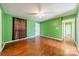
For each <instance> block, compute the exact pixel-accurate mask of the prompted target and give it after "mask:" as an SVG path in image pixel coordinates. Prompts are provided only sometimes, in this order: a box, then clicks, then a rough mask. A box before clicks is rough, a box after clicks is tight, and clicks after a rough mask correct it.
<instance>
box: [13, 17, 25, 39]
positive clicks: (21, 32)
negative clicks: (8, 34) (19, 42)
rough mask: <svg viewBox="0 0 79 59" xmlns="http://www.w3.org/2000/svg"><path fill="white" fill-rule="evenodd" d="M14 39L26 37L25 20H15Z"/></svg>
mask: <svg viewBox="0 0 79 59" xmlns="http://www.w3.org/2000/svg"><path fill="white" fill-rule="evenodd" d="M13 27H14V28H13V29H14V30H13V32H14V34H13V35H14V39H21V38H25V37H26V21H25V20H24V19H19V18H14V26H13Z"/></svg>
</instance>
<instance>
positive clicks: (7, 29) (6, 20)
mask: <svg viewBox="0 0 79 59" xmlns="http://www.w3.org/2000/svg"><path fill="white" fill-rule="evenodd" d="M2 19H3V20H2V30H3V35H2V36H3V42H7V41H11V40H12V23H13V19H12V16H11V15H8V14H6V13H4V12H3V14H2Z"/></svg>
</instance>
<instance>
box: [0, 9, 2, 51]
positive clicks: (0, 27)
mask: <svg viewBox="0 0 79 59" xmlns="http://www.w3.org/2000/svg"><path fill="white" fill-rule="evenodd" d="M1 18H2V17H1V9H0V52H1V50H2V19H1Z"/></svg>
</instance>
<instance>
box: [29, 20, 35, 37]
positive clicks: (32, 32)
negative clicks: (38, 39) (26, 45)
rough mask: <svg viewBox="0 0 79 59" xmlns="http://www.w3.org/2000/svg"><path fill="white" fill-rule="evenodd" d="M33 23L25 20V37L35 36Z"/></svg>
mask: <svg viewBox="0 0 79 59" xmlns="http://www.w3.org/2000/svg"><path fill="white" fill-rule="evenodd" d="M35 23H36V22H34V21H32V20H27V37H30V36H35Z"/></svg>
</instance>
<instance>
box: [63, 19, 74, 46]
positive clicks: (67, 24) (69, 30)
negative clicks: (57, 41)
mask: <svg viewBox="0 0 79 59" xmlns="http://www.w3.org/2000/svg"><path fill="white" fill-rule="evenodd" d="M62 37H63V40H64V43H66V44H71V45H75V21H74V20H73V19H71V20H64V21H62Z"/></svg>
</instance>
